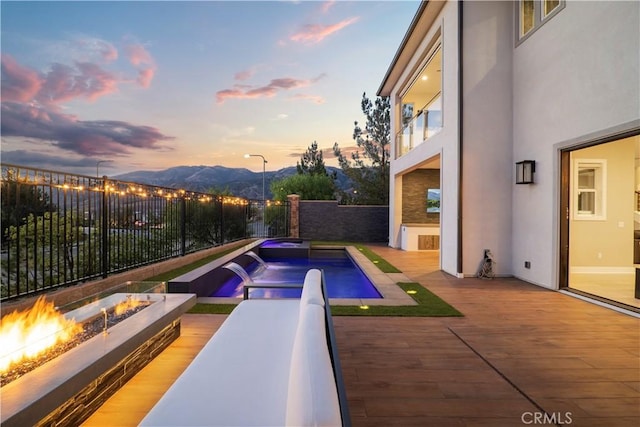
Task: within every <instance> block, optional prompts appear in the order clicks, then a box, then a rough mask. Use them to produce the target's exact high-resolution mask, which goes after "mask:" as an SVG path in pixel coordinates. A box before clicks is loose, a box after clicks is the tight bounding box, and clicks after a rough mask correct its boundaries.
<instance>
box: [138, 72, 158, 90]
mask: <svg viewBox="0 0 640 427" xmlns="http://www.w3.org/2000/svg"><path fill="white" fill-rule="evenodd" d="M155 72H156V70H155V69H153V68H145V69H142V70H139V71H138V80H137V81H138V84H139V85H140V86H142V87H144V88H148V87H149V86H151V81H152V80H153V76H154V75H155Z"/></svg>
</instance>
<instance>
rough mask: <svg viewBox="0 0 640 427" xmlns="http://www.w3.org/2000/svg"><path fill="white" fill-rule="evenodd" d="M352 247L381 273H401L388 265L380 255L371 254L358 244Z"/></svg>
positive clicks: (367, 249) (371, 252) (370, 251)
mask: <svg viewBox="0 0 640 427" xmlns="http://www.w3.org/2000/svg"><path fill="white" fill-rule="evenodd" d="M353 246H355V247H356V248H357V249H358V250H359V251H360V252H362V254H363V255H364V256H366V257H367V258H369V260H371V262H373V263H374V264H375V265H376V266H378V268H379V269H380V271H382V272H383V273H402V271H400V270H398V269H397V268H395V267H394V266H393V265H391V263H389V262H388V261H387V260H385V259H384V258H382V257H381V256H380V255H378V254H376V253H375V252H373V251H372V250H371V249H369V248H368V247H366V246H364V245H360V244H355V245H353Z"/></svg>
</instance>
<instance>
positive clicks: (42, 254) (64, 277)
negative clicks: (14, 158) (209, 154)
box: [0, 164, 289, 300]
mask: <svg viewBox="0 0 640 427" xmlns="http://www.w3.org/2000/svg"><path fill="white" fill-rule="evenodd" d="M0 167H1V171H2V175H1V179H2V181H1V189H2V194H1V199H0V200H1V203H2V222H1V224H2V250H1V251H0V266H1V280H2V281H1V300H7V299H11V298H15V297H19V296H23V295H27V294H32V293H36V292H41V291H44V290H47V289H52V288H56V287H59V286H67V285H72V284H76V283H80V282H85V281H87V280H91V279H95V278H100V277H102V278H104V277H107V276H108V275H109V274H112V273H115V272H120V271H124V270H129V269H132V268H136V267H139V266H142V265H146V264H151V263H154V262H158V261H162V260H165V259H169V258H172V257H177V256H182V255H185V254H187V253H191V252H195V251H198V250H202V249H206V248H210V247H213V246H218V245H222V244H225V243H229V242H233V241H236V240H241V239H244V238H248V237H286V236H288V233H289V206H288V204H287V203H276V202H270V201H267V202H266V203H263V202H262V201H252V200H246V199H242V198H237V197H229V196H216V195H212V194H206V193H198V192H193V191H185V190H177V189H173V188H166V187H158V186H151V185H144V184H139V183H134V182H126V181H118V180H113V179H109V178H107V177H106V176H104V177H91V176H84V175H75V174H69V173H65V172H56V171H49V170H42V169H34V168H29V167H23V166H17V165H10V164H2V165H0Z"/></svg>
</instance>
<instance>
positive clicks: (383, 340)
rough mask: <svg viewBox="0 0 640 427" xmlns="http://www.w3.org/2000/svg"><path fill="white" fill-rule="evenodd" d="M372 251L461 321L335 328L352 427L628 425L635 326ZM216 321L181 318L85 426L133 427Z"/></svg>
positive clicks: (539, 294)
mask: <svg viewBox="0 0 640 427" xmlns="http://www.w3.org/2000/svg"><path fill="white" fill-rule="evenodd" d="M372 249H373V250H374V251H376V252H377V253H379V254H380V255H381V256H383V257H384V258H385V259H386V260H388V261H389V262H391V263H392V264H393V265H395V266H396V267H398V268H399V269H400V270H402V271H403V273H404V274H405V275H406V276H407V277H409V278H410V279H411V280H414V281H417V282H420V283H421V284H423V285H425V286H426V287H427V288H429V289H430V290H431V291H433V292H435V293H436V294H437V295H439V296H440V297H442V298H443V299H445V300H446V301H447V302H449V303H450V304H452V305H454V306H455V307H456V308H457V309H458V310H460V311H462V312H463V313H464V315H465V317H463V318H433V317H431V318H428V317H422V318H416V317H413V318H399V317H334V325H335V329H336V335H337V340H338V349H339V352H340V359H341V363H342V368H343V374H344V377H345V383H346V388H347V394H348V397H349V403H350V411H351V419H352V423H353V425H354V426H393V425H397V426H412V425H415V426H424V425H432V426H491V427H494V426H514V425H526V424H534V421H535V420H538V422H537V424H543V421H546V424H548V425H549V424H551V425H553V424H555V425H562V424H567V425H568V424H573V425H578V426H612V425H615V426H620V427H622V426H635V425H637V423H638V420H639V419H640V332H639V331H640V321H639V319H638V318H635V317H631V316H628V315H624V314H621V313H618V312H615V311H613V310H610V309H606V308H603V307H599V306H597V305H594V304H591V303H588V302H584V301H581V300H579V299H577V298H573V297H570V296H567V295H564V294H562V293H558V292H553V291H548V290H545V289H542V288H540V287H537V286H534V285H530V284H527V283H524V282H522V281H519V280H516V279H493V280H480V279H464V280H459V279H455V278H452V277H450V276H448V275H446V274H443V273H441V272H439V271H436V270H435V268H436V266H437V260H434V256H433V254H432V253H429V252H403V251H399V250H395V249H391V248H388V247H383V246H372ZM225 317H226V316H225V315H211V314H205V315H199V314H198V315H197V314H187V315H184V316H183V320H182V335H181V336H180V338H178V339H177V340H176V341H175V342H174V343H173V344H172V345H171V346H170V347H169V348H168V349H166V350H165V351H164V352H163V353H162V354H160V355H159V356H158V357H157V358H156V359H155V360H154V361H153V362H151V363H150V364H149V365H148V366H147V367H145V368H144V369H143V370H141V371H140V373H138V374H137V375H136V376H135V377H134V378H133V379H132V380H130V381H129V382H128V383H127V384H126V385H125V386H124V387H123V388H122V389H121V390H120V391H119V392H118V393H116V394H115V395H114V396H113V397H112V398H111V399H109V400H108V401H107V402H106V403H105V404H104V405H103V406H102V407H101V408H100V409H99V410H98V411H97V412H96V413H95V414H94V415H93V416H92V417H91V418H90V419H89V420H87V422H86V423H85V424H84V425H86V426H113V425H114V423H115V424H117V425H119V426H127V425H132V426H133V425H137V423H138V422H139V421H140V420H141V419H142V418H143V417H144V415H145V414H146V413H147V412H148V411H149V410H150V408H151V407H152V406H153V405H154V404H155V402H156V401H157V400H158V399H159V398H160V396H161V395H162V394H163V393H164V392H165V390H166V389H167V388H168V387H169V386H170V385H171V384H172V382H173V381H174V380H175V378H177V377H178V376H179V375H180V373H181V372H182V371H183V370H184V369H185V368H186V366H187V365H188V364H189V362H190V361H191V360H192V358H193V357H194V356H195V354H197V353H198V351H199V349H200V348H201V347H202V346H203V345H204V344H205V343H206V342H207V340H208V339H209V338H210V336H211V335H212V334H213V333H214V332H215V330H216V329H217V328H218V327H219V325H220V324H221V323H222V322H223V321H224V319H225ZM544 413H546V415H544ZM114 420H117V421H114Z"/></svg>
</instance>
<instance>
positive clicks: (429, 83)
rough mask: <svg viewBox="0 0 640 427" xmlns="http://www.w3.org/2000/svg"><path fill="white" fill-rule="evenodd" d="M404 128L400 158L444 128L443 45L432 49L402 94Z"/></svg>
mask: <svg viewBox="0 0 640 427" xmlns="http://www.w3.org/2000/svg"><path fill="white" fill-rule="evenodd" d="M401 98H402V101H401V109H400V112H399V113H400V116H401V120H400V123H401V128H400V129H399V130H397V134H396V150H395V153H396V158H398V157H400V156H402V155H404V154H406V153H407V152H409V151H411V150H412V149H413V148H414V147H416V146H417V145H420V144H422V142H424V141H425V140H427V139H428V138H430V137H431V136H433V135H435V134H437V133H438V132H440V130H441V129H442V46H441V44H440V43H437V44H436V45H435V47H434V48H433V49H432V50H430V52H429V54H428V55H427V58H426V60H425V63H424V65H423V66H422V67H421V68H420V69H419V72H418V73H417V74H416V75H415V77H414V79H413V80H412V81H411V83H410V84H409V86H408V88H407V89H406V90H405V92H404V93H403V94H402V96H401Z"/></svg>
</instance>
